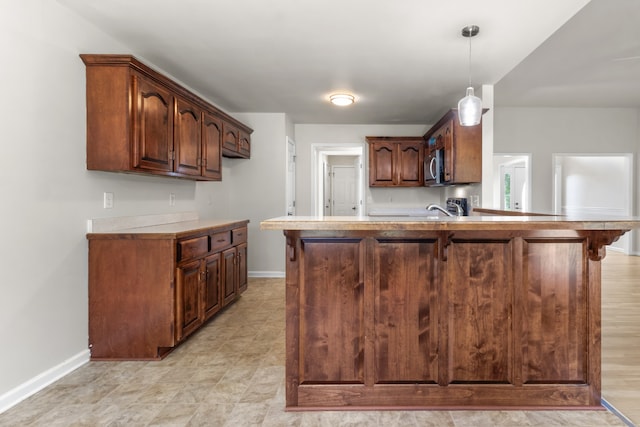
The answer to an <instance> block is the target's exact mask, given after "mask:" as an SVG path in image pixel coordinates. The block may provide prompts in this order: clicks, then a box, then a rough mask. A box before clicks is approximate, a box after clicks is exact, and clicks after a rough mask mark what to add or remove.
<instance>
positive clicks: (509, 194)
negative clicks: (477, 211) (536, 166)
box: [493, 153, 531, 212]
mask: <svg viewBox="0 0 640 427" xmlns="http://www.w3.org/2000/svg"><path fill="white" fill-rule="evenodd" d="M493 169H494V170H493V187H494V188H493V206H494V207H495V208H497V209H501V210H507V211H520V212H528V211H531V185H530V183H531V154H521V153H519V154H494V156H493Z"/></svg>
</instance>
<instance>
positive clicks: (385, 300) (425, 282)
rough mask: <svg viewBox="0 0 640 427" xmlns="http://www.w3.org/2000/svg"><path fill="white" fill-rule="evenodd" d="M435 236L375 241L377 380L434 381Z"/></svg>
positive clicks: (436, 286)
mask: <svg viewBox="0 0 640 427" xmlns="http://www.w3.org/2000/svg"><path fill="white" fill-rule="evenodd" d="M436 253H437V240H435V239H432V240H423V241H401V240H388V241H384V240H379V241H377V242H376V246H375V251H374V269H375V270H374V276H373V277H374V284H373V288H374V292H375V299H374V301H375V302H374V325H375V336H376V341H375V346H376V347H375V348H376V368H375V382H376V383H377V384H380V383H384V384H389V383H392V382H396V383H408V382H411V383H415V384H418V383H423V384H436V383H437V381H438V373H439V371H438V357H442V356H441V355H440V356H439V355H438V340H439V335H438V325H439V322H440V319H439V313H438V285H437V284H438V281H437V268H438V263H437V256H436Z"/></svg>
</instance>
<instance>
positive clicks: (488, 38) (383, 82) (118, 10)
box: [58, 0, 640, 124]
mask: <svg viewBox="0 0 640 427" xmlns="http://www.w3.org/2000/svg"><path fill="white" fill-rule="evenodd" d="M58 2H59V3H61V4H63V5H65V6H67V7H69V8H70V9H72V10H74V11H76V12H77V13H78V14H80V15H82V16H83V17H85V18H86V19H88V20H89V21H91V22H93V23H94V24H95V25H96V26H97V27H99V28H101V29H102V30H103V31H105V32H106V33H108V34H110V35H112V36H113V37H115V38H116V39H118V40H120V41H121V42H123V43H124V44H125V45H126V46H129V47H130V49H131V51H130V52H87V53H132V54H134V55H136V56H137V57H138V58H140V59H141V60H143V61H147V62H150V63H151V64H153V65H155V66H157V67H158V68H160V69H161V70H162V71H164V72H166V73H169V74H171V75H172V76H174V77H175V78H177V79H178V80H180V81H182V82H183V83H185V84H187V85H188V86H189V87H191V88H192V89H194V90H195V91H197V92H199V93H200V94H202V95H203V96H204V97H205V98H207V99H209V100H210V101H212V102H214V103H215V104H217V105H218V106H219V107H221V108H223V109H224V110H226V111H229V112H231V113H233V112H284V113H287V114H288V115H289V116H290V117H291V119H292V121H293V122H294V123H336V124H338V123H353V124H356V123H359V124H365V123H375V124H394V123H396V124H399V123H419V124H428V123H433V122H434V121H435V120H436V119H437V118H438V117H439V116H440V115H441V114H442V113H443V112H444V111H445V110H446V109H448V108H450V107H454V106H455V105H456V103H457V101H458V99H459V98H461V97H462V96H464V91H465V87H466V86H467V84H468V79H469V75H468V72H469V41H468V39H466V38H464V37H462V35H461V34H460V31H461V29H462V28H463V27H464V26H466V25H469V24H475V25H478V26H480V34H479V35H478V36H477V37H475V38H473V39H472V46H471V79H472V83H473V85H474V86H475V87H476V89H478V88H479V86H480V85H481V84H495V98H496V105H532V106H631V107H640V68H639V67H640V59H638V58H635V59H623V58H630V57H638V56H640V33H639V31H640V29H639V28H640V25H638V23H640V0H592V1H591V2H589V0H562V1H558V0H518V1H513V0H483V1H478V0H456V1H447V2H445V1H442V0H396V1H392V0H315V1H314V0H268V1H267V0H58ZM585 5H586V7H585ZM583 7H584V9H583ZM581 9H582V10H581ZM576 13H577V15H576V16H575V17H574V15H575V14H576ZM572 17H573V19H572ZM567 21H569V22H567ZM518 64H520V65H518ZM512 70H513V71H512ZM337 91H348V92H351V93H353V94H355V96H356V98H357V102H356V104H355V105H352V106H349V107H343V108H339V107H334V106H332V105H330V104H329V103H328V101H327V99H328V95H329V94H330V93H332V92H337ZM600 103H602V104H600Z"/></svg>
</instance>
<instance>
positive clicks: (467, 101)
mask: <svg viewBox="0 0 640 427" xmlns="http://www.w3.org/2000/svg"><path fill="white" fill-rule="evenodd" d="M479 32H480V27H478V26H477V25H469V26H467V27H464V28H463V29H462V35H463V36H464V37H468V38H469V87H467V95H466V96H465V97H464V98H462V99H461V100H460V102H458V119H459V120H460V125H461V126H475V125H477V124H480V120H481V119H482V100H481V99H480V98H478V97H477V96H475V95H474V94H473V86H471V38H472V37H474V36H476V35H478V33H479Z"/></svg>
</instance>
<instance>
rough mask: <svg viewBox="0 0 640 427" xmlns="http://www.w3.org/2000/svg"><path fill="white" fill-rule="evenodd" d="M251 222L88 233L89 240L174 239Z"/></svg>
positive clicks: (195, 223)
mask: <svg viewBox="0 0 640 427" xmlns="http://www.w3.org/2000/svg"><path fill="white" fill-rule="evenodd" d="M248 222H249V220H246V219H245V220H220V219H206V220H202V219H196V220H192V221H180V222H172V223H168V224H157V225H149V226H145V227H131V228H123V229H118V230H113V231H102V232H97V233H87V239H96V238H108V237H109V236H112V237H115V236H119V237H122V236H125V235H130V236H136V237H142V238H167V237H169V238H172V237H182V236H184V235H188V234H195V233H198V232H201V231H206V230H208V229H211V228H220V230H221V231H222V230H227V229H232V228H237V227H243V226H245V225H246V224H247V223H248Z"/></svg>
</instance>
